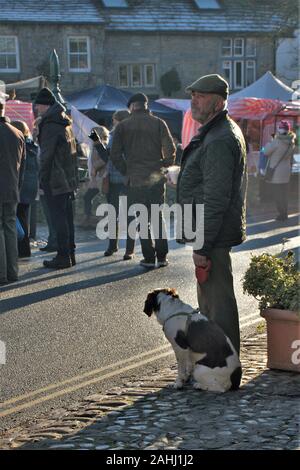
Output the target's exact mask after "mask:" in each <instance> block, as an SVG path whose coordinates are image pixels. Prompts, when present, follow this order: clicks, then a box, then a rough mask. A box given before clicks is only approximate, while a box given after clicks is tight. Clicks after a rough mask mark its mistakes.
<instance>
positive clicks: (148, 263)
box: [140, 259, 155, 269]
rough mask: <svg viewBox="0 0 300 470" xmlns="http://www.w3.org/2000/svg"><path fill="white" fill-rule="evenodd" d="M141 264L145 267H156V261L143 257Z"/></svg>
mask: <svg viewBox="0 0 300 470" xmlns="http://www.w3.org/2000/svg"><path fill="white" fill-rule="evenodd" d="M140 266H143V267H144V268H148V269H151V268H155V261H152V260H147V259H142V260H141V261H140Z"/></svg>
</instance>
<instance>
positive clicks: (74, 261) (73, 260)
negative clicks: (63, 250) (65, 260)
mask: <svg viewBox="0 0 300 470" xmlns="http://www.w3.org/2000/svg"><path fill="white" fill-rule="evenodd" d="M70 258H71V264H72V266H75V264H76V258H75V253H71V254H70Z"/></svg>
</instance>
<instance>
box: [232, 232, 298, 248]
mask: <svg viewBox="0 0 300 470" xmlns="http://www.w3.org/2000/svg"><path fill="white" fill-rule="evenodd" d="M298 235H299V230H290V231H286V232H281V233H278V234H276V235H271V236H270V237H262V238H258V237H255V238H253V239H252V240H248V241H247V240H246V241H245V242H244V243H243V244H242V245H239V246H235V247H234V248H233V249H232V251H233V252H234V253H236V252H239V251H249V250H257V249H260V248H264V247H269V246H272V245H280V244H281V243H283V242H284V240H285V239H290V238H293V237H297V236H298Z"/></svg>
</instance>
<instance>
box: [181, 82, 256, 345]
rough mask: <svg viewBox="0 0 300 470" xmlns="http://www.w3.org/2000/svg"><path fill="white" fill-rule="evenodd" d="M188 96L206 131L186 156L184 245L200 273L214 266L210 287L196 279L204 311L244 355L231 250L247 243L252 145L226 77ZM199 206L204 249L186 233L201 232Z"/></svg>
mask: <svg viewBox="0 0 300 470" xmlns="http://www.w3.org/2000/svg"><path fill="white" fill-rule="evenodd" d="M186 91H187V92H188V93H190V94H191V111H192V116H193V119H194V120H195V121H198V122H199V124H201V125H202V126H201V127H200V129H199V131H198V134H197V135H196V136H195V137H194V138H193V139H192V140H191V142H190V144H189V145H188V146H187V147H186V148H185V150H184V152H183V155H182V160H181V170H180V173H179V177H178V182H177V203H179V204H180V205H181V206H182V210H183V214H184V207H185V205H186V204H193V206H194V209H195V210H194V212H193V215H191V219H192V220H185V221H183V224H182V226H183V227H182V233H183V237H182V240H178V241H179V242H181V243H186V242H189V243H192V246H193V263H194V267H195V268H196V273H199V272H201V270H204V271H205V272H206V271H207V270H209V269H210V266H211V269H210V271H209V274H208V279H207V280H206V281H205V282H204V283H203V280H201V276H200V275H199V276H198V274H197V277H196V278H197V281H198V282H197V294H198V303H199V307H200V311H201V312H202V313H203V314H204V315H206V316H207V317H208V318H210V319H212V320H214V321H215V322H216V323H217V324H218V325H219V326H220V327H221V328H222V329H223V331H224V333H225V334H226V335H227V336H228V337H229V339H230V340H231V342H232V344H233V346H234V348H235V349H236V351H237V353H239V348H240V333H239V319H238V310H237V303H236V299H235V294H234V289H233V277H232V268H231V258H230V251H231V248H232V247H233V246H235V245H239V244H240V243H242V242H243V241H244V240H245V228H246V227H245V186H246V178H247V176H246V164H245V163H246V144H245V140H244V137H243V134H242V132H241V129H240V128H239V127H238V125H237V124H236V123H235V122H234V121H232V120H231V119H230V118H229V116H228V112H227V109H226V105H227V101H226V100H227V97H228V94H229V87H228V83H227V82H226V80H225V79H224V78H222V77H221V76H220V75H218V74H212V75H205V76H202V77H200V78H199V79H197V80H196V81H194V82H193V83H192V84H191V85H189V86H188V87H187V88H186ZM198 206H199V209H200V208H202V207H203V208H204V220H203V222H202V224H201V222H200V225H201V227H202V230H203V232H202V233H203V244H202V246H199V245H200V244H199V243H198V242H197V243H195V240H192V239H191V236H190V235H189V236H188V235H186V234H185V233H184V229H185V227H186V224H187V223H189V224H190V226H191V227H195V226H197V227H199V221H197V220H196V219H194V217H195V215H194V214H196V213H197V210H196V209H197V207H198ZM193 230H194V229H193ZM196 241H197V240H196ZM206 274H207V272H206Z"/></svg>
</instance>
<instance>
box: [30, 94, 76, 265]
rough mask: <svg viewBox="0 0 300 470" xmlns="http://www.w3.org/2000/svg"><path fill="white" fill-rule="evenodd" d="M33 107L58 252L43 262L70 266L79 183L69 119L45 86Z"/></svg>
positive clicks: (43, 183) (42, 182)
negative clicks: (75, 198) (74, 211)
mask: <svg viewBox="0 0 300 470" xmlns="http://www.w3.org/2000/svg"><path fill="white" fill-rule="evenodd" d="M35 108H36V110H37V112H38V115H39V116H41V120H40V122H39V132H38V143H39V146H40V187H41V189H42V190H43V191H44V202H45V203H46V205H47V208H48V209H49V212H50V218H51V222H52V224H53V227H54V230H55V233H56V239H57V256H56V257H55V258H53V259H52V260H45V261H44V263H43V265H44V267H46V268H52V269H63V268H70V267H71V266H74V265H75V264H76V260H75V240H74V223H73V207H72V201H73V200H74V191H75V190H76V189H77V187H78V168H77V152H76V141H75V137H74V134H73V131H72V121H71V119H70V118H69V117H68V116H67V114H66V113H65V108H64V107H63V106H62V105H61V104H60V103H59V102H58V101H56V99H55V97H54V95H53V93H52V92H51V91H50V90H49V89H48V88H42V89H41V90H40V92H39V93H38V95H37V97H36V99H35ZM49 251H50V250H49Z"/></svg>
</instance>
